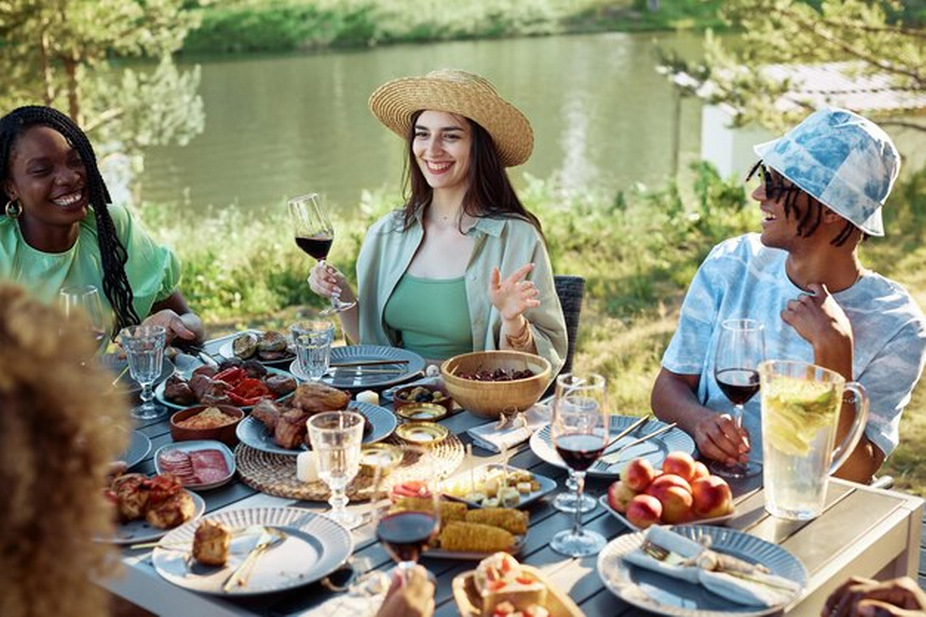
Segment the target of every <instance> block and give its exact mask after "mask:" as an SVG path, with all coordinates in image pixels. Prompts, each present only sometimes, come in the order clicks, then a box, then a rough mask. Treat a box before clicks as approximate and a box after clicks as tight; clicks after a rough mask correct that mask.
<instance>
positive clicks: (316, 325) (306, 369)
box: [289, 320, 334, 381]
mask: <svg viewBox="0 0 926 617" xmlns="http://www.w3.org/2000/svg"><path fill="white" fill-rule="evenodd" d="M289 330H290V332H291V333H292V336H293V344H294V345H295V347H296V358H297V359H298V362H299V368H300V369H301V370H302V374H303V375H305V376H306V377H308V378H309V379H310V380H312V381H318V380H319V379H321V378H322V377H323V376H324V375H325V373H327V372H328V366H329V364H330V363H331V343H332V341H334V324H332V323H331V322H328V321H321V320H312V321H300V322H298V323H295V324H293V325H292V326H290V328H289Z"/></svg>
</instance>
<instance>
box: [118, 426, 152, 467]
mask: <svg viewBox="0 0 926 617" xmlns="http://www.w3.org/2000/svg"><path fill="white" fill-rule="evenodd" d="M149 452H151V440H150V439H148V437H147V435H145V434H144V433H142V432H141V431H132V432H131V434H130V435H129V447H128V448H126V450H125V452H123V453H122V456H120V457H119V460H120V461H123V462H125V464H126V465H127V468H128V469H131V468H132V467H134V466H135V465H138V464H139V463H140V462H142V461H143V460H145V457H146V456H148V453H149Z"/></svg>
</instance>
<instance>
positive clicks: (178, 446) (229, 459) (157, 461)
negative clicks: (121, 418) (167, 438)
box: [154, 439, 236, 491]
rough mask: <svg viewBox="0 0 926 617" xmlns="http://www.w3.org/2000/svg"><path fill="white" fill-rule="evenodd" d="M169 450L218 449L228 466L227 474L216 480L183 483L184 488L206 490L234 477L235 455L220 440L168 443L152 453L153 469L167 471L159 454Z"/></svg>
mask: <svg viewBox="0 0 926 617" xmlns="http://www.w3.org/2000/svg"><path fill="white" fill-rule="evenodd" d="M170 450H180V451H181V452H187V453H189V452H196V451H199V450H218V451H219V452H221V453H222V457H223V458H224V459H225V466H226V467H227V468H228V475H227V476H225V477H224V478H222V479H221V480H218V481H216V482H209V483H207V484H184V485H183V487H184V488H188V489H190V490H193V491H206V490H209V489H211V488H218V487H220V486H222V485H224V484H227V483H228V481H229V480H231V479H232V478H234V477H235V471H236V465H235V455H234V454H232V451H231V450H230V449H229V447H228V446H226V445H225V444H224V443H222V442H221V441H213V440H211V439H199V440H194V441H178V442H176V443H169V444H167V445H165V446H161V447H160V448H158V450H157V452H155V453H154V469H155V470H156V471H157V472H158V473H159V474H163V473H167V470H166V469H164V468H163V467H162V466H161V454H162V453H165V452H168V451H170Z"/></svg>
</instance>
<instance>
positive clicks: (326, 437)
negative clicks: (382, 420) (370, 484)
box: [307, 411, 363, 529]
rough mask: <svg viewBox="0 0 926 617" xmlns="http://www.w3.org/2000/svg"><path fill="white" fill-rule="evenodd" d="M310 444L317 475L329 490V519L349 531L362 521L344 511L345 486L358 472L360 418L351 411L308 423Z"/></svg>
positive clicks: (328, 414) (318, 417)
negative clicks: (316, 466)
mask: <svg viewBox="0 0 926 617" xmlns="http://www.w3.org/2000/svg"><path fill="white" fill-rule="evenodd" d="M307 424H308V427H309V442H310V443H311V444H312V450H313V451H314V452H315V454H316V456H317V458H316V461H317V463H318V476H319V477H320V478H321V479H322V482H324V483H325V484H327V485H328V488H329V489H331V497H329V498H328V503H329V504H330V505H331V512H330V513H329V514H328V516H329V517H330V518H332V519H334V520H335V521H337V522H339V523H341V524H342V525H344V526H345V527H347V528H348V529H353V528H354V527H357V526H358V525H360V523H361V522H362V519H361V518H360V515H358V514H357V513H355V512H348V511H347V503H348V501H349V499H348V497H347V485H348V484H350V481H351V480H353V479H354V476H356V475H357V472H358V471H360V445H361V443H362V442H363V416H362V415H360V414H359V413H355V412H353V411H328V412H324V413H319V414H315V415H314V416H312V417H311V418H309V419H308V421H307Z"/></svg>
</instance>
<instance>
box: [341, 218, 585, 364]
mask: <svg viewBox="0 0 926 617" xmlns="http://www.w3.org/2000/svg"><path fill="white" fill-rule="evenodd" d="M466 233H467V234H468V235H471V236H472V237H473V253H472V255H471V256H470V260H469V263H468V264H467V266H466V270H465V272H464V274H463V279H464V283H465V286H466V303H467V308H468V310H469V317H470V321H471V323H470V327H471V329H472V336H473V339H472V340H473V349H472V351H486V350H493V349H498V348H499V338H498V337H499V331H500V329H501V323H502V319H501V315H499V313H498V311H497V310H496V309H495V307H494V306H492V302H491V301H490V300H489V281H490V277H491V275H492V268H493V267H495V266H498V267H499V268H500V269H501V273H502V277H503V278H504V277H508V276H511V274H512V273H513V272H514V271H515V270H517V269H518V268H520V267H521V266H523V265H524V264H527V263H533V264H534V269H533V271H532V272H531V273H530V274H529V275H528V279H529V280H531V281H533V282H534V285H536V287H537V289H538V290H539V291H540V306H538V307H536V308H532V309H528V310H527V311H525V313H524V316H525V317H526V318H527V321H528V322H529V323H530V328H531V331H532V333H533V336H534V344H535V345H536V346H537V353H538V355H540V356H543V357H544V358H546V359H547V360H549V362H550V365H551V366H552V375H556V374H557V373H559V370H560V369H561V368H562V366H563V363H564V362H565V358H566V347H567V338H566V336H567V335H566V322H565V320H564V318H563V309H562V307H561V306H560V304H559V297H558V296H557V295H556V287H555V286H554V284H553V270H552V268H551V266H550V258H549V256H548V255H547V249H546V246H545V244H544V242H543V237H542V236H541V235H540V233H539V232H538V231H537V230H536V229H535V228H534V226H533V225H531V224H530V223H528V222H526V221H523V220H521V219H516V218H502V219H494V218H480V219H478V220H477V221H476V223H475V224H474V225H473V226H472V227H471V228H469V229H468V230H467V231H466ZM423 238H424V228H423V227H422V222H421V214H420V213H419V214H418V215H417V218H416V220H414V221H412V225H411V227H410V228H409V229H407V230H403V229H402V213H401V211H398V210H397V211H394V212H391V213H389V214H387V215H386V216H384V217H383V218H381V219H380V220H379V221H377V222H376V223H374V224H373V225H372V226H371V227H370V230H369V231H368V232H367V236H366V239H365V240H364V242H363V246H362V247H361V249H360V255H359V256H358V258H357V280H358V295H359V297H360V339H361V340H360V341H358V342H360V343H365V344H371V345H392V346H397V345H399V336H398V333H397V332H396V331H395V330H394V329H393V328H390V327H389V325H388V324H387V323H386V320H385V310H386V304H387V302H388V301H389V298H390V297H391V296H392V294H393V292H394V291H395V288H396V286H397V285H398V284H399V280H400V279H401V278H402V275H403V274H405V271H406V270H407V269H408V265H409V264H410V263H411V261H412V257H414V255H415V252H416V251H417V250H418V247H419V246H420V245H421V241H422V239H423Z"/></svg>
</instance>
